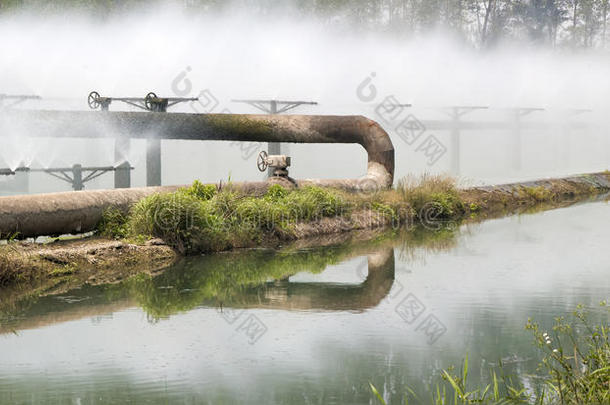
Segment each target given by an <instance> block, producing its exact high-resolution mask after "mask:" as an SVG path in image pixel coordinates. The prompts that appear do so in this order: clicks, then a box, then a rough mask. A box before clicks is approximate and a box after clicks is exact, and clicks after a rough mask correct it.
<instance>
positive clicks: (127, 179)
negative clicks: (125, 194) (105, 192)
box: [114, 162, 131, 188]
mask: <svg viewBox="0 0 610 405" xmlns="http://www.w3.org/2000/svg"><path fill="white" fill-rule="evenodd" d="M130 187H131V165H130V164H129V162H123V163H121V164H120V165H118V166H117V167H116V169H115V170H114V188H130Z"/></svg>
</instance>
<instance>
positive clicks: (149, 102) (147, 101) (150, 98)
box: [144, 91, 158, 111]
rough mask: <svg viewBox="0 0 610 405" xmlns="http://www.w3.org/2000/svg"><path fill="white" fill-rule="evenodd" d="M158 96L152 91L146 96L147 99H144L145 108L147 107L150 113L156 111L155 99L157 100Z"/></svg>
mask: <svg viewBox="0 0 610 405" xmlns="http://www.w3.org/2000/svg"><path fill="white" fill-rule="evenodd" d="M157 98H158V97H157V95H156V94H155V93H153V92H152V91H151V92H150V93H148V94H147V95H146V97H145V98H144V107H146V109H147V110H148V111H153V110H154V109H155V104H154V101H153V100H155V99H157Z"/></svg>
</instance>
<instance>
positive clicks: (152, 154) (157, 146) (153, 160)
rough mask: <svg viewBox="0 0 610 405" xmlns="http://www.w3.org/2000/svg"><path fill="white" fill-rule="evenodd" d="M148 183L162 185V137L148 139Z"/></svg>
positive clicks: (149, 184) (151, 185) (149, 185)
mask: <svg viewBox="0 0 610 405" xmlns="http://www.w3.org/2000/svg"><path fill="white" fill-rule="evenodd" d="M146 185H147V186H148V187H154V186H160V185H161V139H159V138H148V139H147V140H146Z"/></svg>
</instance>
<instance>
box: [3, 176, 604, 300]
mask: <svg viewBox="0 0 610 405" xmlns="http://www.w3.org/2000/svg"><path fill="white" fill-rule="evenodd" d="M426 187H428V186H426ZM408 192H409V193H415V192H417V193H419V194H417V196H418V199H417V200H414V197H412V195H411V194H408V193H407V195H408V197H406V198H403V197H401V196H404V194H405V189H401V188H400V187H397V188H396V189H394V190H389V191H383V192H380V193H376V194H374V195H371V194H366V195H356V196H353V195H345V196H344V198H345V199H346V200H349V199H353V201H349V202H350V203H351V204H353V205H354V207H355V208H354V209H353V210H350V211H349V212H347V213H345V214H342V215H335V216H329V217H322V218H319V219H315V220H312V221H299V222H296V223H294V224H291V226H290V227H289V231H286V232H270V233H267V234H264V235H263V236H264V237H263V238H260V239H258V240H254V241H253V240H251V239H248V240H246V241H244V242H243V243H240V241H237V242H236V243H234V244H233V245H232V246H231V248H244V247H246V248H247V247H255V246H268V247H278V246H279V245H282V244H286V243H288V242H290V241H296V243H297V244H298V243H305V244H308V242H306V241H308V240H309V241H311V240H315V238H316V237H320V236H329V235H330V236H331V239H332V238H333V236H332V235H336V236H337V238H338V239H342V236H341V235H343V234H346V233H349V232H352V231H363V230H375V229H377V230H380V229H387V228H395V229H398V228H408V227H410V226H415V225H423V227H426V228H428V229H431V230H436V229H438V228H439V226H438V225H439V224H442V223H445V222H448V221H449V222H451V223H453V225H455V224H458V223H459V222H460V221H464V220H467V221H479V220H484V219H487V218H492V217H499V216H503V215H510V214H513V213H519V212H524V211H528V210H542V209H550V208H554V207H559V206H565V205H569V204H572V203H576V202H579V201H586V200H587V199H590V198H594V197H595V196H598V197H599V196H600V195H604V194H605V193H608V192H610V173H608V172H604V173H594V174H587V175H580V176H571V177H566V178H561V179H547V180H540V181H533V182H524V183H515V184H506V185H498V186H485V187H474V188H468V189H462V190H455V195H453V194H451V193H453V191H451V192H449V191H446V195H445V194H443V193H441V192H439V191H438V190H436V189H434V188H432V189H430V190H426V192H423V191H422V190H421V189H418V188H415V189H413V190H410V191H408ZM420 194H421V195H420ZM450 197H451V198H450ZM448 200H449V202H447V201H448ZM312 238H314V239H312ZM166 242H167V241H164V240H161V239H158V238H155V239H150V240H148V241H142V240H140V241H139V243H135V242H133V241H132V242H130V241H128V240H112V239H108V238H102V237H99V236H95V237H89V238H84V239H79V240H68V241H56V242H53V243H47V244H37V243H28V242H16V243H9V244H7V245H5V246H0V285H3V286H5V287H6V286H7V285H20V284H22V285H28V286H29V287H28V290H30V291H32V290H36V291H38V292H39V293H52V292H54V291H55V292H59V291H62V290H64V291H65V290H66V289H69V288H70V287H72V286H76V285H82V284H84V283H88V284H106V283H113V282H116V281H120V280H123V279H125V278H127V277H129V276H131V275H134V274H138V273H149V274H154V273H155V272H158V271H161V270H162V269H163V268H165V267H167V266H169V265H171V264H172V263H174V262H175V261H176V260H177V259H178V258H179V257H180V256H181V254H180V253H179V252H178V250H177V249H176V248H175V246H170V245H168V244H166ZM314 244H315V242H314ZM219 250H222V249H219ZM5 293H6V291H5ZM5 298H6V297H5ZM0 299H1V298H0Z"/></svg>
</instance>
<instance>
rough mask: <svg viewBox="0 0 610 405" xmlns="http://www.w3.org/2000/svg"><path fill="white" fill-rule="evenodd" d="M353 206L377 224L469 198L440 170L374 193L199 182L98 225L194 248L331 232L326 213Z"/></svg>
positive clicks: (346, 215) (448, 208) (439, 212)
mask: <svg viewBox="0 0 610 405" xmlns="http://www.w3.org/2000/svg"><path fill="white" fill-rule="evenodd" d="M354 211H360V212H367V213H369V214H370V216H371V217H375V219H377V223H379V222H382V223H387V222H392V223H393V224H394V225H399V224H400V223H404V222H407V221H408V220H410V219H413V218H414V217H417V216H419V215H421V216H424V217H425V218H426V219H430V220H439V219H443V218H452V217H456V216H459V215H462V214H463V213H464V203H463V202H462V200H461V199H460V197H459V193H458V191H457V189H456V187H455V184H454V183H453V181H452V180H450V179H448V178H443V177H439V176H428V177H424V178H422V179H420V180H419V181H415V180H406V181H403V182H401V183H399V185H398V186H397V188H396V189H395V190H387V191H381V192H377V193H371V194H369V193H347V192H344V191H341V190H337V189H331V188H322V187H316V186H305V187H301V188H297V189H285V188H283V187H282V186H280V185H277V184H276V185H271V186H270V187H269V188H268V190H267V191H266V193H265V194H264V195H262V196H251V195H245V194H242V193H240V191H239V189H236V188H233V187H230V186H229V187H225V188H223V189H222V190H220V191H219V190H217V188H216V186H214V185H203V184H202V183H200V182H199V181H195V182H194V183H193V185H192V186H191V187H188V188H184V189H181V190H178V191H176V192H174V193H167V194H155V195H152V196H149V197H147V198H144V199H143V200H141V201H140V202H138V203H137V204H136V205H135V206H134V207H133V208H132V209H131V211H130V212H129V214H127V215H125V214H123V213H121V212H119V211H117V210H108V211H106V212H105V213H104V216H103V219H102V221H101V223H100V224H99V231H100V233H101V234H102V235H104V236H107V237H114V238H126V239H132V240H135V241H143V240H146V239H150V238H155V237H157V238H161V239H163V240H164V241H165V242H166V243H167V244H169V245H170V246H172V247H174V248H176V249H177V250H178V251H180V252H181V253H186V254H189V253H197V252H210V251H221V250H226V249H230V248H233V247H242V246H250V245H253V244H257V243H260V242H261V241H262V240H264V239H265V238H275V239H281V240H289V239H293V238H295V237H296V233H295V229H296V228H295V227H296V226H297V225H298V224H303V223H313V222H316V223H317V224H318V227H319V228H320V229H319V230H318V232H319V233H332V232H333V229H323V228H324V227H326V228H332V227H333V226H337V225H336V224H334V223H332V222H326V223H324V224H321V223H320V220H321V219H323V218H334V217H339V218H343V219H346V220H348V221H349V220H351V216H350V214H351V213H352V212H354ZM368 220H373V218H368ZM360 221H363V219H362V218H360ZM360 225H362V224H360Z"/></svg>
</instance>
